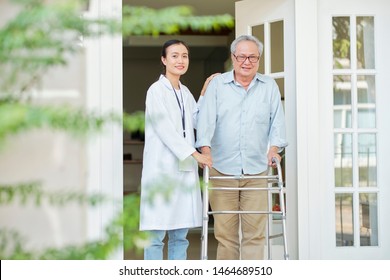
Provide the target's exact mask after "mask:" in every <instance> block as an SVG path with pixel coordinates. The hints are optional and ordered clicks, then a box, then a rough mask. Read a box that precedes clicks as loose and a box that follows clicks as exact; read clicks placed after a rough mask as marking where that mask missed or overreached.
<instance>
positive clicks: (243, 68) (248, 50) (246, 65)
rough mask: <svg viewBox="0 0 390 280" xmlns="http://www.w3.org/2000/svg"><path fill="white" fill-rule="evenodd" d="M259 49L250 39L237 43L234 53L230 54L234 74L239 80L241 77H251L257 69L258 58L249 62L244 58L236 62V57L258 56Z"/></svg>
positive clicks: (245, 78)
mask: <svg viewBox="0 0 390 280" xmlns="http://www.w3.org/2000/svg"><path fill="white" fill-rule="evenodd" d="M259 56H260V54H259V49H258V47H257V45H256V44H255V43H254V42H252V41H241V42H239V43H238V44H237V47H236V51H235V53H234V54H233V53H232V54H231V57H232V61H233V69H234V75H235V77H236V79H237V80H238V81H239V80H241V79H244V80H247V79H252V78H253V77H254V76H255V75H256V73H257V70H258V69H259V60H257V62H250V61H249V59H248V58H247V59H245V60H244V61H243V62H238V61H237V58H236V57H259Z"/></svg>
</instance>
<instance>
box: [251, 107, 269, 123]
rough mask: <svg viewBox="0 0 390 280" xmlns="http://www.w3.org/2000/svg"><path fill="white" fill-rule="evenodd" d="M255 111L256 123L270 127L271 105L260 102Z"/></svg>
mask: <svg viewBox="0 0 390 280" xmlns="http://www.w3.org/2000/svg"><path fill="white" fill-rule="evenodd" d="M255 110H256V111H255V117H254V119H255V122H256V123H257V124H262V125H268V124H269V121H270V109H269V104H268V103H264V102H258V103H257V104H256V109H255Z"/></svg>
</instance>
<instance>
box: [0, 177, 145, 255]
mask: <svg viewBox="0 0 390 280" xmlns="http://www.w3.org/2000/svg"><path fill="white" fill-rule="evenodd" d="M18 200H19V202H20V203H22V205H23V204H26V203H28V202H30V203H31V202H32V203H35V204H37V206H39V205H40V204H41V203H42V201H43V200H47V202H49V203H50V204H51V205H53V204H54V205H57V206H61V207H66V206H68V205H69V203H70V202H76V203H79V204H80V205H83V204H87V205H91V206H98V205H102V203H104V202H109V200H107V198H106V197H103V196H101V195H99V194H96V195H92V196H85V195H80V194H78V193H66V192H64V193H62V194H61V193H54V192H53V193H46V192H44V191H43V190H42V189H41V188H40V187H39V186H38V185H36V184H34V185H31V184H30V185H28V184H26V185H20V186H16V187H15V186H0V205H3V204H8V203H12V202H17V201H18ZM138 221H139V196H138V195H135V194H133V195H127V196H125V197H124V198H123V211H122V212H121V213H119V214H118V216H117V217H116V218H114V219H113V220H112V221H111V223H109V224H108V225H107V226H106V228H105V237H104V238H103V239H101V240H98V241H91V242H87V243H85V244H81V245H68V246H64V247H61V248H46V249H44V250H41V251H38V250H27V249H25V246H24V245H23V244H25V242H26V241H27V240H28V239H27V238H26V237H23V236H22V235H21V234H20V233H19V232H17V231H14V230H8V229H0V259H2V260H4V259H7V260H104V259H108V258H110V256H111V255H112V254H113V253H115V251H116V250H117V249H118V248H119V247H120V246H122V244H123V248H124V249H125V250H129V249H133V250H137V249H138V246H139V244H141V243H145V242H147V237H148V236H147V235H146V234H145V233H143V232H139V231H138ZM124 236H125V237H126V238H124Z"/></svg>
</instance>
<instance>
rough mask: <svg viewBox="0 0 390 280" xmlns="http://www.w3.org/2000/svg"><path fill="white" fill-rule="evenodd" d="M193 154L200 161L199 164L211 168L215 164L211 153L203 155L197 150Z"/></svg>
mask: <svg viewBox="0 0 390 280" xmlns="http://www.w3.org/2000/svg"><path fill="white" fill-rule="evenodd" d="M192 156H193V157H194V159H195V160H196V161H197V162H198V164H199V166H200V167H202V168H203V167H205V166H208V167H209V168H211V166H212V165H213V161H212V159H211V154H205V155H203V154H201V153H199V152H198V151H195V152H193V153H192Z"/></svg>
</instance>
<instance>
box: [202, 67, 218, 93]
mask: <svg viewBox="0 0 390 280" xmlns="http://www.w3.org/2000/svg"><path fill="white" fill-rule="evenodd" d="M220 74H221V73H214V74H212V75H210V76H209V77H208V78H207V79H206V81H205V82H204V84H203V88H202V90H201V91H200V95H201V96H204V94H205V93H206V89H207V86H208V85H209V83H210V81H211V80H212V79H213V78H214V77H215V76H218V75H220Z"/></svg>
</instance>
